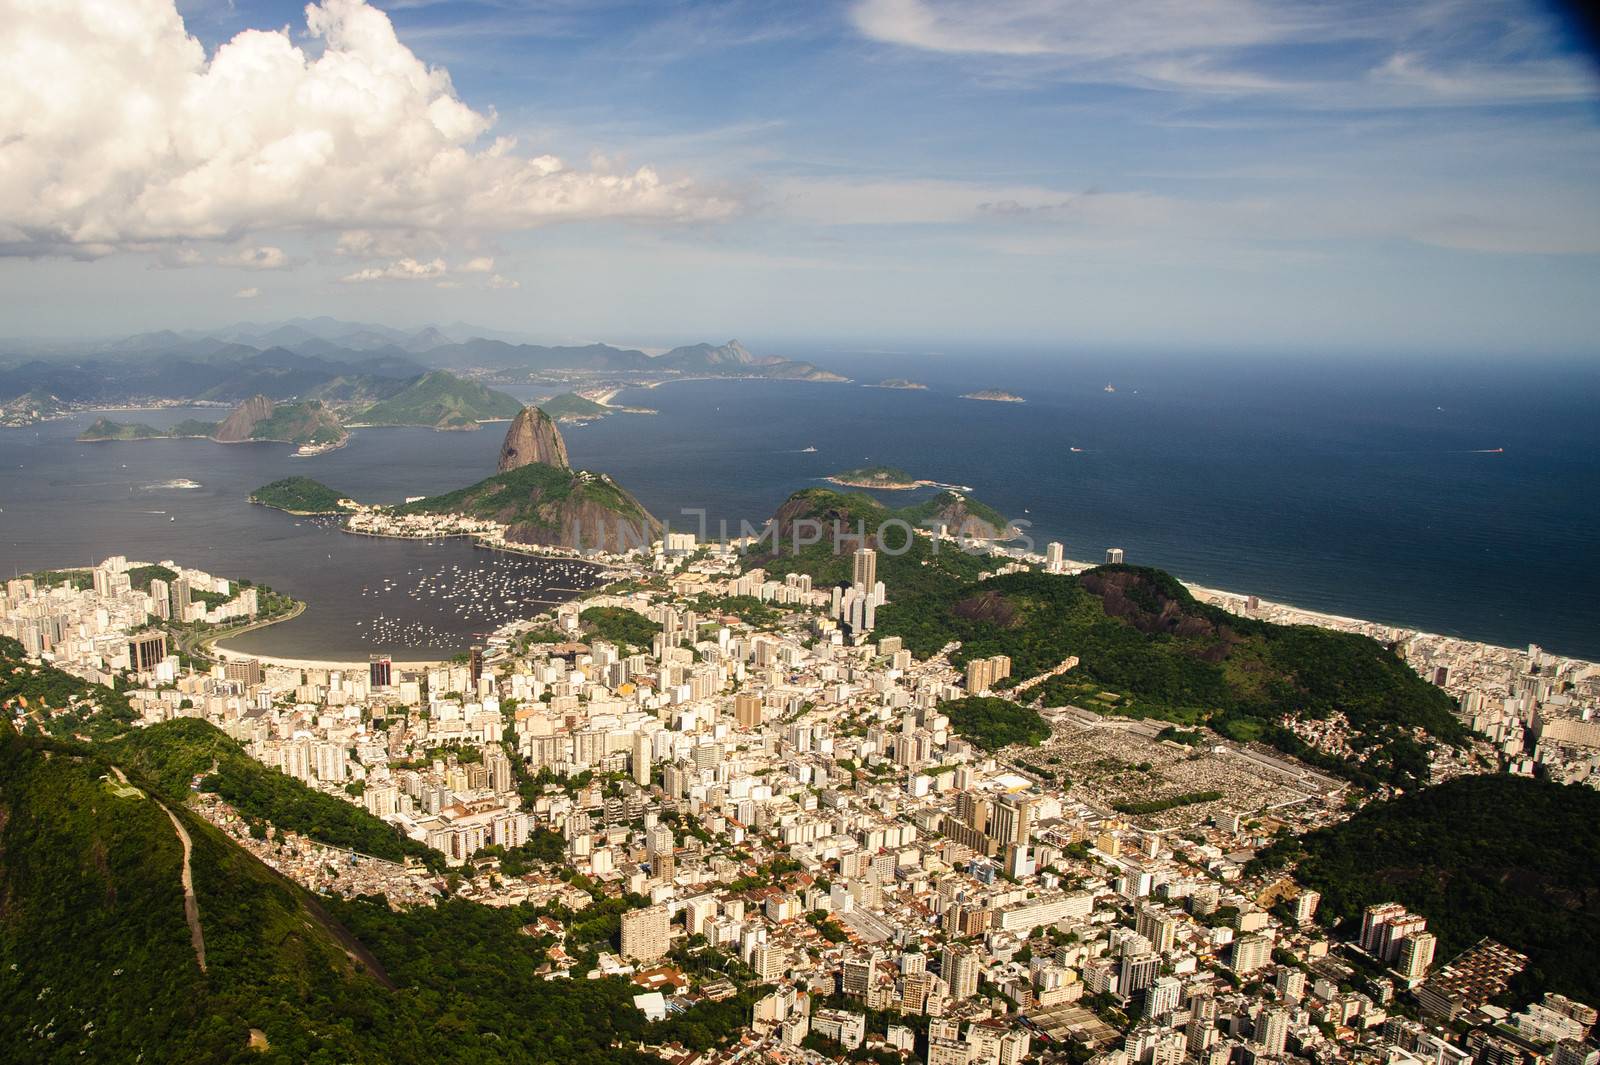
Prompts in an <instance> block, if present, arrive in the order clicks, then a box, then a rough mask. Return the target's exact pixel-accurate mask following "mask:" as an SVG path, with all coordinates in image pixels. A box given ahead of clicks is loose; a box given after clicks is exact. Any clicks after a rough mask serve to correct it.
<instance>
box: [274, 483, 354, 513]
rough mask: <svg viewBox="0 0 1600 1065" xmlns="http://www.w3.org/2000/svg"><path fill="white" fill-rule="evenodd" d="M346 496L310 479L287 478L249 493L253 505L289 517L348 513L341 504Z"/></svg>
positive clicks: (346, 508)
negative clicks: (286, 514)
mask: <svg viewBox="0 0 1600 1065" xmlns="http://www.w3.org/2000/svg"><path fill="white" fill-rule="evenodd" d="M343 498H344V495H343V494H342V493H340V492H336V491H334V490H333V489H332V488H329V487H328V486H327V485H325V484H323V483H322V482H321V481H314V480H312V479H311V478H310V477H285V478H283V479H282V480H281V481H273V482H272V483H271V484H264V485H262V486H261V487H260V488H257V489H256V490H255V491H254V492H251V493H250V502H252V503H259V504H261V505H262V506H264V507H275V508H277V509H278V510H286V511H288V512H289V513H290V514H340V513H344V512H345V511H347V510H349V508H348V507H345V506H343V505H341V504H340V502H339V500H341V499H343Z"/></svg>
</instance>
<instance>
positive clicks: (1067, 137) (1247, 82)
mask: <svg viewBox="0 0 1600 1065" xmlns="http://www.w3.org/2000/svg"><path fill="white" fill-rule="evenodd" d="M0 12H3V13H4V17H5V23H6V25H7V26H8V33H7V35H6V37H5V39H4V40H0V128H4V129H5V130H7V131H8V135H7V136H4V137H0V336H80V337H81V336H112V335H119V334H126V333H133V332H139V331H143V330H154V329H162V328H174V329H183V328H201V329H206V328H212V327H217V326H222V325H224V324H226V323H229V322H234V321H240V320H253V321H274V320H281V319H288V318H293V317H297V316H315V315H324V314H327V315H335V316H338V317H341V318H347V319H355V320H365V321H377V322H388V323H392V324H396V325H405V326H411V325H421V324H425V323H429V322H435V323H439V324H445V323H450V322H456V321H461V320H466V321H470V322H474V323H478V324H481V325H483V326H484V327H486V328H488V329H492V330H501V331H507V332H514V333H518V334H523V335H527V336H530V337H535V338H539V339H542V340H544V341H547V342H570V341H587V340H605V341H610V342H615V343H623V344H656V345H660V346H668V345H670V344H673V343H678V342H683V341H688V340H702V339H705V340H714V341H722V340H726V339H728V338H729V337H733V336H739V337H741V338H743V339H745V340H746V341H752V340H753V341H754V344H755V345H758V346H766V347H769V348H771V347H775V346H787V347H789V348H791V349H793V348H796V347H799V346H803V345H805V344H807V343H811V344H826V343H845V344H856V345H860V346H862V347H868V346H873V345H884V346H898V347H905V346H908V345H929V346H932V345H948V346H949V348H950V349H952V350H955V349H959V348H962V347H963V346H970V345H974V344H978V343H985V342H993V343H997V344H1006V345H1015V346H1031V347H1037V346H1045V345H1051V346H1057V347H1060V348H1061V349H1062V350H1068V351H1071V350H1088V349H1092V348H1094V347H1096V346H1102V347H1107V348H1113V349H1129V350H1132V349H1147V350H1159V349H1166V350H1171V351H1173V352H1175V353H1182V352H1183V351H1186V350H1211V351H1215V350H1222V349H1235V350H1239V351H1241V352H1250V351H1273V352H1282V353H1284V354H1293V353H1295V352H1301V351H1323V352H1366V353H1372V354H1381V353H1385V352H1393V353H1401V354H1404V353H1432V354H1437V355H1452V354H1456V353H1470V354H1485V353H1490V354H1501V355H1505V356H1508V357H1519V356H1525V355H1526V356H1537V355H1545V354H1559V355H1567V356H1571V355H1586V354H1590V353H1592V352H1593V338H1594V337H1595V336H1596V335H1600V309H1597V307H1596V304H1597V301H1596V300H1595V299H1594V298H1593V294H1594V292H1595V291H1596V290H1597V282H1600V122H1597V116H1600V107H1597V104H1600V79H1597V76H1596V68H1595V65H1594V62H1593V59H1592V57H1591V56H1589V55H1588V54H1586V52H1585V46H1584V42H1583V41H1582V39H1581V36H1580V34H1579V32H1578V30H1577V29H1576V28H1575V27H1573V26H1572V25H1570V24H1569V23H1568V22H1567V21H1566V20H1564V19H1563V17H1562V16H1561V14H1560V12H1559V10H1558V9H1557V8H1553V7H1550V6H1546V5H1541V4H1536V3H1532V2H1526V3H1525V2H1512V0H1502V2H1489V3H1458V2H1451V0H1432V2H1421V3H1403V4H1386V3H1375V2H1374V3H1368V2H1361V0H1352V2H1349V3H1341V4H1309V3H1276V4H1257V3H1252V2H1250V0H1210V2H1207V3H1170V2H1165V0H1155V2H1143V3H1112V2H1101V0H1089V2H1076V3H1075V2H1070V0H1025V2H1023V0H1019V2H1016V3H983V2H979V0H840V2H837V3H824V4H816V5H804V6H803V7H800V6H794V5H777V4H769V3H761V2H754V0H753V2H741V3H726V4H705V3H690V2H684V3H671V4H627V3H615V4H612V3H605V4H581V3H565V2H534V0H526V2H523V0H483V2H475V3H451V4H446V3H434V2H431V0H395V2H386V3H372V4H369V3H364V2H362V0H324V2H322V3H319V4H312V5H310V6H302V5H300V4H296V3H280V2H247V0H237V2H221V0H184V2H181V3H178V4H176V5H174V2H173V0H123V2H120V3H119V4H117V5H115V7H114V8H112V9H102V8H101V7H99V6H97V5H94V4H91V3H89V2H88V0H64V2H62V3H57V4H52V5H49V6H48V7H42V6H34V5H27V4H24V3H22V2H21V0H0ZM6 354H7V353H6V352H4V351H0V357H4V355H6Z"/></svg>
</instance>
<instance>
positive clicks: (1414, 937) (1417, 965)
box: [1395, 932, 1439, 982]
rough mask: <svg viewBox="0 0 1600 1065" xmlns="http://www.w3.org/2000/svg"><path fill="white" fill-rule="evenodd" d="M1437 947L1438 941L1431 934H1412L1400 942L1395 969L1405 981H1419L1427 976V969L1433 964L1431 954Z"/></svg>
mask: <svg viewBox="0 0 1600 1065" xmlns="http://www.w3.org/2000/svg"><path fill="white" fill-rule="evenodd" d="M1438 945H1439V941H1438V940H1437V939H1436V938H1434V935H1433V933H1432V932H1415V933H1412V934H1411V935H1409V936H1407V937H1406V938H1405V939H1403V940H1401V942H1400V953H1399V957H1398V958H1397V959H1396V961H1395V969H1396V970H1397V971H1398V972H1399V973H1400V975H1401V976H1403V977H1405V978H1406V979H1407V980H1411V981H1413V982H1415V981H1417V980H1421V979H1422V978H1423V977H1424V976H1427V975H1428V967H1429V966H1430V965H1432V964H1433V952H1434V951H1435V950H1436V949H1437V948H1438Z"/></svg>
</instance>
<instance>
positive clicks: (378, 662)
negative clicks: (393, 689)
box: [367, 655, 394, 688]
mask: <svg viewBox="0 0 1600 1065" xmlns="http://www.w3.org/2000/svg"><path fill="white" fill-rule="evenodd" d="M393 681H394V660H393V659H391V658H390V657H389V656H388V655H370V656H368V658H367V685H368V687H372V688H387V687H389V686H390V685H391V684H392V683H393Z"/></svg>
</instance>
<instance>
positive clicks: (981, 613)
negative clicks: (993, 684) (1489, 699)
mask: <svg viewBox="0 0 1600 1065" xmlns="http://www.w3.org/2000/svg"><path fill="white" fill-rule="evenodd" d="M880 572H881V566H880ZM890 599H891V602H890V604H889V605H888V606H885V607H884V608H883V609H881V610H880V611H879V612H878V630H877V634H878V635H879V636H901V637H903V638H904V640H905V644H906V646H907V647H908V648H910V649H911V650H912V651H913V652H914V653H916V654H917V655H919V656H921V655H928V654H932V653H934V652H935V651H937V650H938V649H939V648H940V647H942V646H944V645H945V644H946V643H949V642H950V641H952V640H959V641H960V642H961V649H960V650H959V651H958V652H956V653H955V655H954V656H952V657H953V660H954V661H955V662H956V664H957V665H962V664H964V663H965V662H966V661H967V660H969V659H971V658H976V657H983V656H987V655H992V654H1007V655H1010V656H1011V660H1012V676H1013V678H1014V680H1021V679H1023V678H1026V677H1029V676H1032V675H1035V674H1038V673H1042V672H1044V671H1046V670H1049V669H1052V668H1054V667H1055V666H1056V665H1058V664H1059V663H1060V662H1062V661H1063V660H1064V659H1066V658H1067V657H1068V656H1071V655H1076V656H1077V657H1078V658H1079V664H1078V666H1077V667H1076V668H1075V669H1073V670H1071V671H1069V672H1067V673H1063V674H1061V675H1060V676H1058V677H1055V678H1053V679H1051V680H1048V681H1046V682H1044V683H1043V684H1041V685H1040V686H1039V687H1038V688H1037V689H1036V691H1037V693H1038V695H1039V696H1040V697H1041V698H1042V699H1043V701H1044V703H1045V704H1046V705H1062V704H1065V703H1069V702H1070V703H1073V704H1075V705H1080V706H1084V707H1087V708H1089V709H1095V710H1102V711H1108V712H1115V713H1120V714H1125V715H1129V716H1137V717H1156V718H1162V719H1165V720H1170V721H1175V722H1179V723H1184V724H1199V723H1205V724H1209V725H1210V726H1212V727H1213V728H1215V729H1217V730H1218V731H1220V732H1222V733H1224V734H1226V735H1229V736H1232V737H1234V738H1237V739H1242V740H1253V739H1266V740H1268V741H1270V742H1273V743H1274V744H1276V745H1277V746H1279V747H1280V748H1282V749H1284V750H1286V751H1288V752H1290V753H1293V754H1297V755H1300V756H1302V757H1305V758H1307V759H1308V760H1311V761H1314V762H1316V763H1317V764H1319V765H1323V766H1324V767H1325V768H1328V769H1331V770H1334V771H1336V772H1340V773H1343V774H1344V775H1346V776H1349V777H1350V778H1351V779H1353V780H1356V781H1357V782H1359V783H1362V784H1366V785H1375V784H1378V783H1382V782H1389V783H1395V784H1402V785H1414V784H1416V783H1418V782H1419V781H1423V780H1426V779H1427V762H1426V754H1425V751H1424V749H1423V748H1422V747H1421V746H1420V745H1419V744H1418V743H1417V742H1416V741H1415V740H1414V739H1413V737H1412V733H1413V731H1414V730H1420V731H1421V732H1423V733H1425V734H1426V735H1427V736H1428V737H1430V738H1431V739H1433V740H1440V741H1445V742H1454V741H1456V740H1458V739H1459V738H1460V737H1461V736H1462V734H1463V731H1462V727H1461V725H1460V724H1459V723H1458V722H1457V721H1456V719H1455V717H1454V715H1453V714H1452V712H1451V709H1452V704H1451V701H1450V698H1449V697H1448V696H1447V695H1445V694H1444V692H1442V691H1440V690H1439V689H1437V688H1435V687H1434V686H1433V685H1431V684H1428V683H1427V682H1426V681H1424V680H1423V679H1422V678H1421V677H1418V676H1417V675H1416V674H1415V673H1414V672H1413V671H1412V670H1411V669H1410V668H1409V667H1407V666H1406V665H1405V663H1404V662H1402V661H1400V659H1399V658H1398V657H1396V656H1395V655H1394V654H1393V653H1392V652H1390V651H1389V650H1388V649H1387V648H1385V647H1383V646H1381V645H1379V644H1378V643H1376V642H1375V641H1373V640H1370V639H1367V638H1365V637H1361V636H1353V635H1349V634H1344V633H1336V632H1330V631H1327V630H1324V629H1315V628H1310V627H1306V626H1283V625H1272V624H1268V623H1266V622H1261V621H1256V620H1253V619H1250V618H1241V617H1236V616H1234V615H1232V614H1229V613H1228V612H1227V611H1224V610H1221V609H1219V608H1217V607H1212V606H1208V605H1206V604H1203V603H1200V602H1197V601H1196V600H1195V599H1194V597H1193V596H1191V595H1190V594H1189V593H1188V591H1187V590H1185V589H1184V588H1183V587H1182V585H1180V584H1179V583H1178V582H1177V581H1176V580H1174V579H1173V578H1172V577H1171V576H1169V575H1167V574H1165V573H1162V572H1160V571H1159V570H1151V569H1141V568H1137V567H1130V566H1104V567H1100V568H1099V569H1095V570H1091V571H1089V572H1088V573H1085V574H1082V575H1081V576H1079V577H1076V578H1074V577H1065V576H1056V575H1050V574H1042V573H1011V574H1006V575H1003V576H999V577H993V578H990V579H988V580H985V581H981V582H976V583H969V584H962V585H946V586H943V587H934V588H932V589H929V590H925V591H923V592H922V594H914V595H911V596H903V595H902V596H900V597H896V596H895V595H894V594H893V590H892V588H891V596H890ZM1335 711H1337V712H1342V713H1343V714H1344V715H1345V716H1346V717H1347V718H1348V719H1349V721H1350V723H1351V725H1352V726H1353V728H1354V729H1355V731H1356V732H1357V734H1358V741H1359V742H1358V744H1357V745H1358V746H1363V747H1364V750H1363V751H1362V757H1361V758H1360V759H1359V760H1357V761H1348V760H1336V759H1330V758H1326V757H1324V756H1321V755H1319V754H1318V753H1317V752H1315V751H1311V750H1308V749H1306V748H1305V747H1304V745H1303V744H1302V743H1300V741H1299V740H1298V739H1297V738H1296V737H1295V736H1294V735H1293V734H1292V733H1290V732H1288V731H1287V730H1286V729H1283V728H1282V727H1280V725H1279V724H1278V722H1279V720H1280V719H1281V718H1283V717H1284V716H1286V715H1287V716H1290V717H1309V718H1324V717H1327V716H1328V715H1329V714H1331V713H1334V712H1335Z"/></svg>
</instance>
